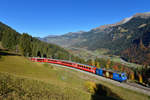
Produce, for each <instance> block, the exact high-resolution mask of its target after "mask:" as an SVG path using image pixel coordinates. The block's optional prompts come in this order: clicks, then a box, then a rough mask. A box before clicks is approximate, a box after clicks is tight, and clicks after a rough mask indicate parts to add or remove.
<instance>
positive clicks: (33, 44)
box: [0, 22, 84, 63]
mask: <svg viewBox="0 0 150 100" xmlns="http://www.w3.org/2000/svg"><path fill="white" fill-rule="evenodd" d="M0 41H1V43H2V46H3V47H4V48H5V49H8V50H11V51H14V52H16V53H19V54H20V55H23V56H26V57H47V58H53V59H64V60H71V61H76V62H80V63H81V62H84V60H83V59H81V58H79V57H76V56H74V55H73V54H70V53H69V52H68V51H67V50H65V49H63V48H61V47H60V46H57V45H54V44H50V43H46V42H43V41H40V40H38V39H37V38H34V37H32V36H30V35H28V34H27V33H22V34H20V33H18V32H17V31H15V30H14V29H12V28H11V27H9V26H7V25H5V24H3V23H1V22H0Z"/></svg>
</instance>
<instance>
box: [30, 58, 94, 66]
mask: <svg viewBox="0 0 150 100" xmlns="http://www.w3.org/2000/svg"><path fill="white" fill-rule="evenodd" d="M31 58H40V57H31ZM40 59H43V58H40ZM44 59H52V58H44ZM52 60H61V59H52ZM61 61H66V62H70V63H76V64H79V65H82V66H88V67H91V68H94V67H95V66H90V65H86V64H81V63H77V62H73V61H68V60H61Z"/></svg>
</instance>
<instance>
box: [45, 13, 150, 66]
mask: <svg viewBox="0 0 150 100" xmlns="http://www.w3.org/2000/svg"><path fill="white" fill-rule="evenodd" d="M149 26H150V12H146V13H137V14H135V15H133V16H131V17H128V18H125V19H123V20H121V21H120V22H117V23H114V24H108V25H102V26H100V27H97V28H94V29H91V30H90V31H88V32H83V33H82V34H76V33H75V32H74V33H73V34H71V35H67V34H64V35H61V36H58V37H57V38H47V39H46V42H49V43H51V42H52V43H55V44H57V45H60V46H63V47H66V48H70V47H77V48H84V49H88V50H92V51H93V50H97V49H101V48H104V49H107V50H109V52H108V54H115V55H119V56H121V57H122V58H125V59H127V60H128V61H131V62H132V61H133V62H134V61H136V63H140V62H139V61H138V60H137V58H136V57H135V55H137V54H134V55H132V54H130V55H129V56H128V57H127V56H126V53H125V52H124V51H126V50H127V51H128V52H130V53H131V51H132V50H131V49H129V48H132V47H134V48H137V50H139V49H138V47H139V45H140V44H139V42H137V41H139V40H140V39H141V38H142V39H143V40H142V43H143V45H144V46H146V48H147V49H149V48H148V47H149V44H150V41H149V40H148V39H149V38H150V36H149V35H147V34H149V30H150V27H149ZM145 34H146V37H145ZM145 39H146V41H145ZM146 42H147V43H146ZM135 45H136V46H135ZM147 45H148V46H147ZM142 52H143V51H140V53H138V54H139V55H140V57H141V58H142V59H144V58H143V57H144V56H143V57H142V56H141V55H145V56H146V55H147V54H149V51H147V52H146V53H145V54H144V53H142ZM135 53H137V52H135ZM131 55H132V57H131ZM131 59H132V60H131ZM133 59H134V60H133ZM141 61H142V64H143V62H144V60H141ZM148 64H150V63H148Z"/></svg>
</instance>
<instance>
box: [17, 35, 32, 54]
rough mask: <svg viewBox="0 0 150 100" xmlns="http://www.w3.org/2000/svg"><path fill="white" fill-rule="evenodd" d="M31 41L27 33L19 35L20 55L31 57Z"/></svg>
mask: <svg viewBox="0 0 150 100" xmlns="http://www.w3.org/2000/svg"><path fill="white" fill-rule="evenodd" d="M31 40H32V37H31V36H29V35H28V34H27V33H23V34H22V35H21V38H20V44H19V46H20V50H21V53H22V55H24V56H31V54H32V51H31Z"/></svg>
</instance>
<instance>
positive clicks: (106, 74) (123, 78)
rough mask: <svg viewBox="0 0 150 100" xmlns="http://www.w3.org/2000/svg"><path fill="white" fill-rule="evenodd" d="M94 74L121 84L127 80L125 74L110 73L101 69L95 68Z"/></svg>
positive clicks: (110, 71)
mask: <svg viewBox="0 0 150 100" xmlns="http://www.w3.org/2000/svg"><path fill="white" fill-rule="evenodd" d="M96 74H97V75H100V76H103V77H107V78H110V79H113V80H116V81H119V82H123V81H126V80H127V76H126V74H125V73H121V72H117V71H112V70H106V69H102V68H96Z"/></svg>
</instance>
